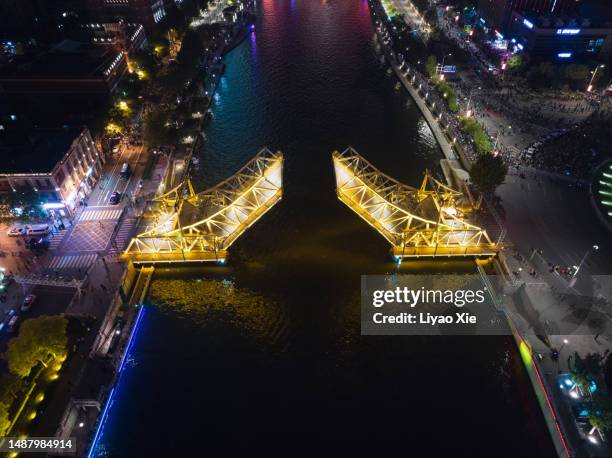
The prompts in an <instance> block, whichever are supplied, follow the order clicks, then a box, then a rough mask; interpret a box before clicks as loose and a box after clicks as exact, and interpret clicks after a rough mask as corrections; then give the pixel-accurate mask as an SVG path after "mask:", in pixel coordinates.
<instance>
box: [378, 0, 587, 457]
mask: <svg viewBox="0 0 612 458" xmlns="http://www.w3.org/2000/svg"><path fill="white" fill-rule="evenodd" d="M373 5H374V12H375V14H374V17H373V20H374V22H375V26H376V33H377V38H378V41H379V43H380V46H381V50H382V51H383V53H384V55H385V57H386V59H387V62H388V63H389V65H390V66H391V68H392V70H393V72H394V73H395V75H396V76H397V78H398V80H399V81H400V82H401V84H402V85H403V86H404V87H405V88H406V90H407V91H408V93H409V94H410V95H411V97H412V99H413V100H414V102H415V104H416V105H417V106H418V107H419V109H420V110H421V113H422V114H423V117H424V118H425V119H426V121H427V123H428V124H429V126H430V128H431V130H432V133H433V134H434V137H435V138H436V141H437V142H438V144H439V146H440V149H441V150H442V152H443V154H444V156H445V158H446V160H447V161H448V162H449V163H450V164H451V167H452V168H453V169H463V172H464V174H463V176H465V174H467V171H466V170H465V169H468V168H469V167H470V161H469V159H468V158H467V157H465V155H460V154H458V152H457V150H456V149H455V147H454V144H455V141H454V140H451V139H449V138H448V137H447V135H446V134H445V129H444V128H443V127H442V126H441V125H440V123H439V121H440V120H441V119H442V114H441V113H440V114H438V115H437V116H436V115H435V114H434V113H432V110H431V109H430V107H429V106H428V104H427V100H426V99H424V98H423V97H422V96H421V95H420V93H419V87H415V86H413V82H414V83H416V82H418V81H423V80H425V79H424V77H423V76H421V75H418V74H417V72H416V70H413V75H412V78H410V77H409V76H408V75H409V74H410V73H409V71H405V72H402V68H403V67H407V64H405V63H400V62H398V59H397V58H396V55H395V53H394V52H393V50H392V49H391V48H390V46H389V45H388V44H386V42H385V38H386V37H385V36H384V35H385V33H386V34H387V36H388V32H387V31H386V30H385V27H386V24H385V23H383V22H382V21H380V20H379V19H378V18H384V17H385V14H384V11H383V9H382V7H381V5H380V3H379V2H376V1H375V2H373ZM376 16H377V17H378V18H377V17H376ZM411 80H412V81H411ZM419 84H422V83H419ZM432 109H433V107H432ZM441 162H443V161H441ZM445 175H446V173H445ZM468 176H469V175H468ZM447 180H448V181H449V185H451V186H452V185H453V184H454V183H452V182H451V180H449V176H448V175H447ZM499 257H500V262H499V263H497V267H498V269H499V272H500V274H502V275H500V276H501V277H502V278H505V279H506V282H505V285H504V284H502V285H498V288H499V289H498V291H497V292H496V293H493V294H494V295H495V296H497V297H496V298H494V300H496V299H498V300H499V298H502V299H501V300H500V301H499V302H498V305H499V307H500V308H501V309H502V310H503V311H504V314H505V316H506V318H507V319H508V322H509V324H510V326H511V328H512V330H513V336H514V339H515V342H516V344H517V348H518V350H519V353H520V354H521V357H522V360H523V363H524V366H525V368H526V370H527V373H528V374H529V378H530V380H531V383H532V386H533V388H534V391H535V394H536V397H537V399H538V402H539V404H540V407H541V410H542V413H543V416H544V418H545V421H546V424H547V426H548V429H549V432H550V436H551V439H552V441H553V443H554V446H555V449H556V451H557V454H558V455H559V456H560V457H568V458H569V457H573V456H588V455H586V454H584V453H576V450H575V448H574V447H573V444H576V443H578V442H580V437H579V434H578V431H577V428H576V425H575V422H574V419H573V417H572V414H571V411H569V409H568V408H567V406H566V402H565V400H564V399H562V398H560V397H558V396H556V394H557V393H555V390H554V389H553V384H554V383H556V382H554V376H555V375H556V374H551V369H550V367H548V366H549V364H547V363H546V362H545V361H542V359H541V358H540V357H539V355H540V354H541V353H540V352H544V351H545V349H544V348H542V347H543V344H542V342H541V341H540V340H539V339H538V338H537V336H536V335H535V334H534V332H533V329H532V328H531V325H530V324H529V323H528V321H526V320H521V319H517V313H518V311H517V309H516V308H512V306H513V305H514V304H513V303H512V301H508V300H506V294H505V293H504V292H503V290H502V288H504V286H507V287H516V284H515V283H514V282H513V281H512V280H511V279H510V275H511V273H510V270H511V269H510V268H509V267H508V263H507V261H506V258H507V257H508V256H507V254H506V253H504V251H501V252H500V254H499ZM509 262H510V264H513V263H512V261H509ZM482 273H483V274H484V272H482ZM484 277H485V278H483V281H485V282H486V284H490V283H489V281H488V280H487V279H486V275H484ZM549 299H550V300H552V301H554V297H553V293H552V291H550V294H549ZM496 302H497V301H496ZM519 316H520V315H519ZM513 317H514V318H513ZM579 350H580V349H579V348H576V349H574V348H573V347H570V346H569V345H568V348H566V352H567V353H566V354H568V353H570V352H573V351H579ZM581 353H582V352H581ZM543 374H548V375H552V377H543ZM569 441H571V444H570V443H569Z"/></svg>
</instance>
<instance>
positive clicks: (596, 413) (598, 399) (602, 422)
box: [589, 392, 612, 434]
mask: <svg viewBox="0 0 612 458" xmlns="http://www.w3.org/2000/svg"><path fill="white" fill-rule="evenodd" d="M589 423H591V426H592V427H593V430H591V434H592V433H593V431H594V430H595V429H598V430H600V431H605V430H607V429H612V401H611V400H610V396H609V395H608V394H603V393H601V392H599V393H598V394H597V395H595V396H593V406H592V408H591V413H590V415H589Z"/></svg>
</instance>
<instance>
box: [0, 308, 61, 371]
mask: <svg viewBox="0 0 612 458" xmlns="http://www.w3.org/2000/svg"><path fill="white" fill-rule="evenodd" d="M67 326H68V320H66V318H64V317H62V316H59V315H54V316H50V315H42V316H39V317H36V318H30V319H29V320H26V321H24V322H23V323H22V324H21V327H20V328H19V335H18V336H17V337H14V338H12V339H11V340H10V341H9V343H8V348H7V350H6V352H5V353H4V355H3V357H4V359H6V361H7V363H8V367H9V370H10V371H11V372H12V373H13V374H15V375H17V376H19V377H22V378H25V377H27V376H28V375H30V372H31V371H32V368H33V367H34V366H36V365H37V364H39V363H41V364H43V365H44V364H45V360H46V359H48V357H49V356H63V355H65V354H66V344H67V337H66V327H67Z"/></svg>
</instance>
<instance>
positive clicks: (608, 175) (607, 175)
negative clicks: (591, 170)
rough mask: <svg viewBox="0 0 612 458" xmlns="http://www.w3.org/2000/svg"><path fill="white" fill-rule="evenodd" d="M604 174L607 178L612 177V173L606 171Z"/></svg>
mask: <svg viewBox="0 0 612 458" xmlns="http://www.w3.org/2000/svg"><path fill="white" fill-rule="evenodd" d="M603 176H605V177H606V178H612V175H610V174H609V173H604V174H603Z"/></svg>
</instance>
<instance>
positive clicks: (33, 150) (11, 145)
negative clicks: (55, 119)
mask: <svg viewBox="0 0 612 458" xmlns="http://www.w3.org/2000/svg"><path fill="white" fill-rule="evenodd" d="M82 131H83V129H82V128H77V127H62V128H56V129H34V130H32V131H30V132H29V134H24V135H21V138H18V135H17V133H16V132H6V133H5V132H0V174H19V173H24V174H27V173H51V171H52V170H53V167H55V164H57V163H58V162H59V161H61V160H62V158H63V157H64V155H65V154H66V153H67V152H68V149H69V148H70V145H72V142H73V141H74V139H75V138H77V137H78V136H79V135H80V134H81V132H82Z"/></svg>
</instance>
